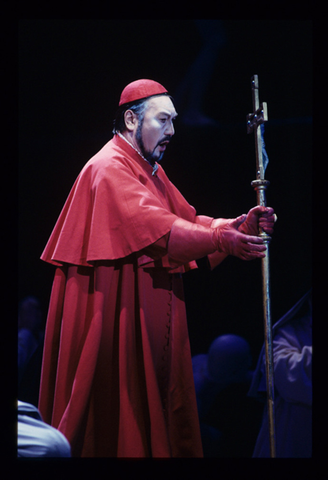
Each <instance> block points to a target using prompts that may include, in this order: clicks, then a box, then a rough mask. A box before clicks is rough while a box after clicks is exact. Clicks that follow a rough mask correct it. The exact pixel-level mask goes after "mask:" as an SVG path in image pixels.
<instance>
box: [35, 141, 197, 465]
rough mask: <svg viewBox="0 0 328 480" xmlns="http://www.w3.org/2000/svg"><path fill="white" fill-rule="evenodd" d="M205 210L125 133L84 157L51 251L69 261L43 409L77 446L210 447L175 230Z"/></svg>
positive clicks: (62, 273) (58, 282)
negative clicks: (173, 248) (171, 258)
mask: <svg viewBox="0 0 328 480" xmlns="http://www.w3.org/2000/svg"><path fill="white" fill-rule="evenodd" d="M178 217H179V218H184V219H186V220H188V221H192V222H196V221H197V219H196V212H195V209H194V208H193V207H191V206H190V205H189V204H188V203H187V202H186V200H185V199H184V198H183V196H182V195H181V194H180V193H179V191H178V190H177V189H176V188H175V187H174V186H173V185H172V184H171V182H170V181H169V180H168V178H167V177H166V175H165V173H164V171H163V169H162V168H161V167H159V169H158V171H157V175H156V176H152V168H151V166H150V165H149V164H148V163H147V162H145V161H144V160H143V159H142V158H141V157H139V155H138V154H137V153H136V152H135V151H134V150H133V149H132V148H131V147H130V146H129V145H128V144H126V143H125V142H124V140H122V139H120V138H119V137H116V136H115V137H114V138H113V139H112V140H111V141H110V142H108V143H107V144H106V145H105V146H104V147H103V149H102V150H100V152H98V154H96V155H95V156H94V157H93V158H92V159H91V160H90V161H89V162H88V163H87V164H86V165H85V167H84V168H83V170H82V172H81V173H80V175H79V177H78V178H77V180H76V182H75V184H74V186H73V188H72V190H71V192H70V194H69V196H68V199H67V201H66V203H65V205H64V208H63V210H62V213H61V214H60V216H59V219H58V221H57V223H56V226H55V228H54V230H53V232H52V235H51V237H50V239H49V242H48V244H47V246H46V248H45V250H44V252H43V254H42V257H41V258H42V259H43V260H45V261H47V262H50V263H52V264H54V265H56V266H57V268H56V272H55V278H54V282H53V288H52V293H51V299H50V304H49V312H48V319H47V328H46V335H45V348H44V357H43V366H42V374H41V385H40V399H39V409H40V412H41V414H42V416H43V419H44V420H45V421H46V422H47V423H49V424H51V425H53V426H54V427H55V428H58V429H59V430H60V431H61V432H62V433H63V434H64V435H65V436H66V438H67V439H68V440H69V442H70V444H71V448H72V455H73V456H76V457H80V456H82V457H201V456H202V446H201V437H200V430H199V422H198V414H197V404H196V397H195V390H194V381H193V373H192V364H191V354H190V345H189V337H188V329H187V321H186V312H185V304H184V297H183V284H182V277H181V273H182V272H184V271H186V270H188V269H190V268H194V267H195V264H194V262H191V263H190V264H188V265H181V266H180V267H177V268H176V269H171V268H170V266H169V263H168V258H167V249H166V245H167V236H168V233H169V232H170V229H171V226H172V224H173V223H174V221H175V220H176V219H177V218H178Z"/></svg>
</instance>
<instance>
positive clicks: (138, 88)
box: [119, 79, 168, 107]
mask: <svg viewBox="0 0 328 480" xmlns="http://www.w3.org/2000/svg"><path fill="white" fill-rule="evenodd" d="M165 93H168V91H167V90H166V88H164V87H163V85H161V84H160V83H158V82H155V81H154V80H148V79H141V80H136V81H134V82H132V83H129V84H128V85H127V86H126V87H125V88H124V90H123V92H122V93H121V98H120V103H119V107H120V106H121V105H123V104H125V103H130V102H136V101H137V100H141V99H143V98H147V97H151V96H152V95H160V94H165Z"/></svg>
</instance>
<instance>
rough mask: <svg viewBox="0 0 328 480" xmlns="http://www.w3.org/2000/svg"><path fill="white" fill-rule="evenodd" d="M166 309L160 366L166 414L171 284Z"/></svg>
mask: <svg viewBox="0 0 328 480" xmlns="http://www.w3.org/2000/svg"><path fill="white" fill-rule="evenodd" d="M168 296H169V297H168V302H167V305H168V309H167V312H166V315H167V322H166V333H165V344H164V347H163V352H164V353H163V355H162V360H163V362H164V363H163V366H162V381H163V384H164V385H163V394H164V397H163V411H164V413H166V408H167V389H168V385H167V383H168V350H169V341H170V330H171V312H172V284H171V285H170V290H169V291H168Z"/></svg>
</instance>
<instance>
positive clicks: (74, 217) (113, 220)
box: [41, 136, 196, 266]
mask: <svg viewBox="0 0 328 480" xmlns="http://www.w3.org/2000/svg"><path fill="white" fill-rule="evenodd" d="M178 217H181V218H184V219H185V220H189V221H191V222H194V221H195V218H196V211H195V209H194V208H193V207H192V206H190V205H189V204H188V202H187V201H186V200H185V198H184V197H183V196H182V195H181V193H180V192H179V191H178V190H177V189H176V187H175V186H174V185H173V184H172V183H171V182H170V181H169V179H168V178H167V176H166V175H165V173H164V170H163V169H162V168H161V167H160V166H159V168H158V171H157V175H156V176H152V167H151V166H150V165H149V164H148V163H147V162H146V161H145V160H143V159H142V158H141V157H140V156H139V155H138V154H137V152H135V151H134V150H133V148H132V147H130V146H129V145H128V144H127V143H126V142H125V141H124V140H122V139H121V138H119V137H117V136H115V137H114V138H113V139H112V140H110V141H109V142H108V143H107V144H106V145H105V146H104V147H103V148H102V149H101V150H100V151H99V152H98V153H97V154H96V155H95V156H94V157H93V158H92V159H91V160H89V162H88V163H87V164H86V165H85V167H84V168H83V169H82V171H81V173H80V175H79V176H78V178H77V179H76V181H75V183H74V185H73V187H72V189H71V191H70V193H69V196H68V198H67V200H66V203H65V205H64V207H63V210H62V212H61V214H60V216H59V218H58V220H57V223H56V225H55V228H54V230H53V232H52V234H51V237H50V239H49V241H48V243H47V245H46V248H45V250H44V252H43V253H42V256H41V258H42V259H43V260H45V261H47V262H50V263H53V264H55V265H62V264H63V263H71V264H74V265H85V266H87V265H92V263H93V262H94V261H96V260H113V259H117V258H123V257H126V256H128V255H130V254H131V253H133V252H137V251H139V250H142V249H143V248H145V247H147V246H149V245H151V244H152V243H154V242H156V241H157V240H158V239H159V238H161V237H162V236H164V235H165V234H167V233H168V232H169V231H170V229H171V226H172V224H173V223H174V221H175V220H176V219H177V218H178Z"/></svg>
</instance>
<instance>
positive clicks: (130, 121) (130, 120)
mask: <svg viewBox="0 0 328 480" xmlns="http://www.w3.org/2000/svg"><path fill="white" fill-rule="evenodd" d="M124 122H125V126H126V128H127V130H129V131H130V132H132V131H134V130H135V129H136V128H137V126H138V117H137V116H136V114H135V113H134V112H133V111H132V110H127V111H126V112H125V113H124Z"/></svg>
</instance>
